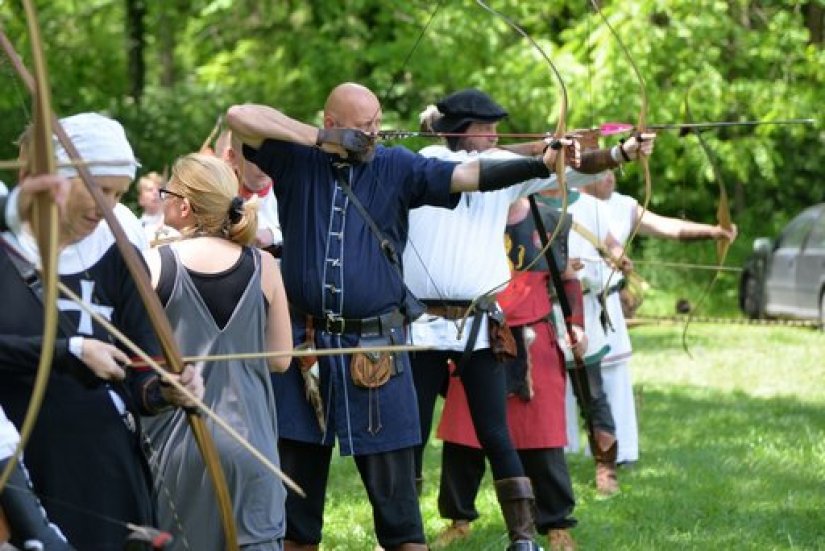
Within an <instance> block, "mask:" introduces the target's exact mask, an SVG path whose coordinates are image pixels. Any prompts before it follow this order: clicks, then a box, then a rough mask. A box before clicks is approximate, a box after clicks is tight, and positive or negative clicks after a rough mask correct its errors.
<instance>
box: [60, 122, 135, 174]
mask: <svg viewBox="0 0 825 551" xmlns="http://www.w3.org/2000/svg"><path fill="white" fill-rule="evenodd" d="M60 124H61V125H62V126H63V129H64V130H65V131H66V134H68V136H69V138H70V139H71V140H72V142H73V143H74V145H75V147H76V148H77V151H78V153H80V156H81V158H82V159H83V160H84V162H86V163H88V167H89V170H90V171H91V173H92V174H93V175H95V176H128V177H129V178H130V179H134V178H135V171H136V170H137V167H139V166H140V163H138V162H137V159H135V154H134V152H133V151H132V146H131V145H129V141H128V140H127V139H126V133H125V132H124V131H123V126H121V125H120V123H119V122H117V121H116V120H114V119H110V118H109V117H104V116H103V115H100V114H98V113H80V114H79V115H72V116H71V117H65V118H62V119H60ZM53 139H54V141H55V146H54V149H55V155H56V156H57V162H58V164H68V163H69V162H70V161H71V159H70V158H69V154H68V153H66V150H65V149H63V146H62V145H60V143H59V142H58V141H57V138H56V137H53ZM58 173H59V174H60V175H61V176H65V177H66V178H73V177H75V176H77V175H78V174H77V169H76V168H75V167H73V166H62V167H60V168H59V169H58Z"/></svg>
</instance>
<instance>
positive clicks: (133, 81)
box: [126, 0, 146, 103]
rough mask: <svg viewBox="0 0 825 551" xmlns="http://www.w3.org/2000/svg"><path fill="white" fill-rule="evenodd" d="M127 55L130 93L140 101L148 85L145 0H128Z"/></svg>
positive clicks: (136, 100) (135, 99) (136, 101)
mask: <svg viewBox="0 0 825 551" xmlns="http://www.w3.org/2000/svg"><path fill="white" fill-rule="evenodd" d="M126 40H127V42H126V55H127V59H128V73H129V95H131V97H132V99H133V100H134V101H135V103H140V100H141V98H142V96H143V89H144V87H145V85H146V60H145V59H144V50H145V49H146V4H145V3H144V0H126Z"/></svg>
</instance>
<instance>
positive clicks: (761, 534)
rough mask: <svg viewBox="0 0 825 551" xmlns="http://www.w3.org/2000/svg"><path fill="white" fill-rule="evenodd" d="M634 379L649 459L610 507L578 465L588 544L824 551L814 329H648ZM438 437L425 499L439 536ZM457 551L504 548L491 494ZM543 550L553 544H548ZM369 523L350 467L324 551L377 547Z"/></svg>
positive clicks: (430, 525) (820, 368) (329, 517)
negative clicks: (686, 332) (685, 339)
mask: <svg viewBox="0 0 825 551" xmlns="http://www.w3.org/2000/svg"><path fill="white" fill-rule="evenodd" d="M631 336H632V338H633V344H634V350H635V353H634V356H633V361H632V370H633V376H634V380H635V383H636V393H637V399H638V405H639V419H640V427H641V451H642V457H641V461H640V462H639V464H638V465H637V466H636V467H635V468H633V469H629V470H628V469H622V470H620V481H621V484H622V492H621V493H620V494H619V495H617V496H615V497H613V498H611V499H607V500H604V499H599V498H598V497H597V496H596V493H595V489H594V487H593V484H592V478H593V464H592V461H591V460H589V459H587V458H585V457H583V456H581V455H573V456H569V465H570V470H571V474H572V477H573V480H574V483H575V491H576V496H577V501H578V505H577V509H576V517H577V518H578V519H579V526H578V527H577V528H576V529H575V530H574V531H573V535H574V537H575V538H576V541H577V543H578V544H579V547H580V548H582V549H598V550H602V549H760V550H761V549H825V361H823V359H822V353H823V349H825V335H823V334H821V333H818V332H816V331H814V330H810V329H798V328H782V327H756V326H737V325H724V326H723V325H702V324H694V325H692V326H691V329H690V341H689V342H690V350H691V353H692V354H693V358H692V359H691V358H690V357H688V356H687V355H686V354H685V353H684V352H683V350H682V345H681V326H676V325H660V326H647V327H638V328H635V329H633V330H632V331H631ZM439 453H440V442H438V441H433V442H431V445H430V446H429V449H428V455H427V474H426V476H427V480H426V484H425V492H424V496H423V501H422V511H423V514H424V519H425V528H426V531H427V536H428V538H429V539H434V537H435V536H436V535H437V534H438V532H439V531H440V530H441V529H442V528H443V527H444V526H445V525H446V521H444V520H442V519H441V518H439V515H438V510H437V505H436V498H437V496H436V493H437V483H438V482H437V481H438V473H439ZM478 506H479V510H480V512H481V514H482V518H481V519H479V520H478V521H477V522H475V523H474V525H473V533H472V536H471V537H470V538H469V539H468V540H467V541H465V542H462V543H461V544H457V545H455V546H453V548H454V549H478V550H482V549H483V550H501V549H503V548H504V547H505V545H506V536H505V530H504V526H503V522H502V520H501V516H500V514H499V512H498V507H497V504H496V501H495V496H494V493H493V489H492V485H491V484H490V482H489V480H487V481H485V484H484V487H483V492H482V494H481V495H480V496H479V501H478ZM543 543H544V544H546V542H543ZM374 545H375V538H374V536H373V534H372V518H371V513H370V508H369V504H368V502H367V499H366V495H365V493H364V490H363V488H362V486H361V482H360V479H359V477H358V473H357V471H356V470H355V467H354V465H353V463H352V461H351V460H350V459H349V458H336V459H335V462H334V465H333V472H332V474H331V479H330V487H329V495H328V502H327V514H326V524H325V530H324V544H323V549H327V550H328V549H353V550H371V549H372V548H373V546H374Z"/></svg>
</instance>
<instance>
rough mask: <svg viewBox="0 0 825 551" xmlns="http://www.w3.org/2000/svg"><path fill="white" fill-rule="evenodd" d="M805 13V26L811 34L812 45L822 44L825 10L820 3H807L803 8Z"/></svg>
mask: <svg viewBox="0 0 825 551" xmlns="http://www.w3.org/2000/svg"><path fill="white" fill-rule="evenodd" d="M803 10H804V13H805V26H806V27H808V31H810V33H811V43H812V44H822V42H823V38H825V37H823V35H822V26H823V22H825V8H823V6H822V4H821V3H820V2H808V3H807V4H805V6H804V7H803Z"/></svg>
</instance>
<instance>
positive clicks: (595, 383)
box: [568, 361, 616, 436]
mask: <svg viewBox="0 0 825 551" xmlns="http://www.w3.org/2000/svg"><path fill="white" fill-rule="evenodd" d="M574 369H575V368H574ZM585 371H586V372H587V381H588V383H589V384H590V402H589V403H583V400H582V397H581V396H580V395H579V389H578V383H577V382H576V379H575V378H576V377H580V376H581V374H580V373H578V372H577V371H573V370H570V371H568V374H569V375H570V381H571V383H572V385H573V394H574V395H575V396H576V402H577V403H578V404H579V411H580V412H581V416H582V418H583V419H586V415H587V414H586V411H589V412H590V415H592V416H593V428H594V429H596V430H601V431H604V432H609V433H610V434H612V435H614V436H615V435H616V422H615V421H614V419H613V412H612V411H611V410H610V402H608V401H607V394H605V392H604V383H603V381H602V364H601V362H600V361H596V362H594V363H588V364H586V365H585Z"/></svg>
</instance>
